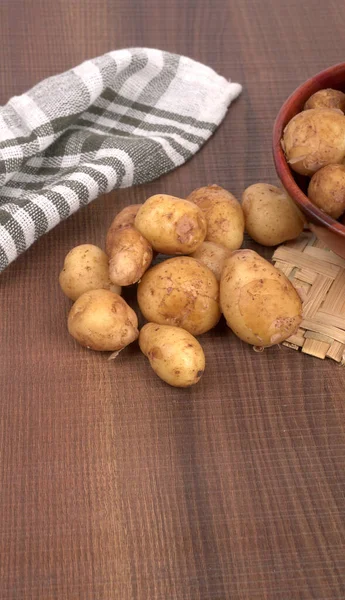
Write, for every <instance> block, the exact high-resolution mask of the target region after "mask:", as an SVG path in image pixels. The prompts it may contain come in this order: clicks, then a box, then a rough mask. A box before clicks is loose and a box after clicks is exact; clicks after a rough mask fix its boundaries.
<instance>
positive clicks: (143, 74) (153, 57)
mask: <svg viewBox="0 0 345 600" xmlns="http://www.w3.org/2000/svg"><path fill="white" fill-rule="evenodd" d="M144 52H145V54H147V57H148V62H147V64H146V65H145V67H144V68H143V69H141V70H140V71H138V72H137V73H135V74H134V75H132V76H131V77H129V78H128V79H127V80H126V81H125V83H124V84H123V85H122V86H121V88H120V92H119V93H120V94H121V96H124V97H125V98H129V99H130V100H136V99H137V98H139V96H140V94H141V93H142V91H143V86H144V85H145V86H147V85H148V84H149V83H150V81H152V79H154V78H155V77H157V75H158V74H159V73H160V72H161V70H162V68H163V65H164V61H163V54H162V52H161V51H160V50H153V49H151V48H149V49H145V51H144Z"/></svg>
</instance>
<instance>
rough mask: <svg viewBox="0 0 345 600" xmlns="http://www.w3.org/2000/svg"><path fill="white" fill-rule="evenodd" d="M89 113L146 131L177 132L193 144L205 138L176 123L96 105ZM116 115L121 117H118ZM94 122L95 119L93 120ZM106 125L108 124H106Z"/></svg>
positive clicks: (199, 143)
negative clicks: (148, 121)
mask: <svg viewBox="0 0 345 600" xmlns="http://www.w3.org/2000/svg"><path fill="white" fill-rule="evenodd" d="M87 113H91V114H94V115H98V116H101V117H106V118H108V119H112V120H113V121H117V122H118V123H125V125H130V126H131V127H135V128H138V129H144V130H145V131H160V132H162V133H176V134H178V135H179V136H181V137H182V138H184V139H186V140H188V141H189V142H191V143H193V144H197V145H198V146H200V145H201V144H202V143H203V142H204V141H205V138H203V137H200V136H198V135H195V134H193V133H188V132H186V131H184V130H183V129H180V128H179V127H175V126H174V125H161V124H158V123H157V124H156V123H146V122H145V121H141V120H140V119H136V118H135V117H130V116H128V115H120V114H119V113H113V112H111V111H109V110H106V109H104V110H103V109H100V108H98V107H96V106H90V108H89V109H88V110H87V111H85V113H84V115H85V116H87ZM84 115H83V117H82V118H81V119H79V120H78V121H77V122H76V125H78V124H79V122H80V121H81V120H83V119H84ZM115 117H119V118H118V119H116V118H115ZM92 122H93V121H92ZM104 127H106V125H104Z"/></svg>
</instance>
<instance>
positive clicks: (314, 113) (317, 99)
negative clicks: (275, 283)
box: [273, 63, 345, 258]
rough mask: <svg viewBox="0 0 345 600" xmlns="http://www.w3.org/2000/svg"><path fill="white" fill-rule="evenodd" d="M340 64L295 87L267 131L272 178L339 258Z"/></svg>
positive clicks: (343, 202)
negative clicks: (270, 140)
mask: <svg viewBox="0 0 345 600" xmlns="http://www.w3.org/2000/svg"><path fill="white" fill-rule="evenodd" d="M344 113H345V63H341V64H338V65H335V66H333V67H330V68H328V69H326V70H324V71H322V72H321V73H318V74H317V75H315V76H314V77H312V78H311V79H308V80H307V81H306V82H305V83H303V84H302V85H300V86H299V87H298V88H297V89H296V90H295V91H294V92H293V93H292V94H291V96H290V97H289V98H288V99H287V100H286V101H285V102H284V104H283V106H282V107H281V109H280V111H279V113H278V116H277V118H276V121H275V124H274V129H273V157H274V162H275V167H276V171H277V174H278V176H279V178H280V180H281V182H282V184H283V186H284V188H285V189H286V191H287V193H288V194H289V196H290V197H291V198H292V199H293V200H294V202H295V203H296V205H297V206H298V207H299V208H300V209H301V210H302V212H303V213H304V214H305V216H306V218H307V220H308V222H309V226H310V228H311V229H312V231H313V232H314V233H315V234H316V236H317V237H318V238H319V239H320V240H322V241H323V242H324V243H325V244H326V245H327V246H328V247H329V248H330V249H331V250H333V251H334V252H336V253H337V254H338V255H340V256H342V257H343V258H345V114H344Z"/></svg>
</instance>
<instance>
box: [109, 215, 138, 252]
mask: <svg viewBox="0 0 345 600" xmlns="http://www.w3.org/2000/svg"><path fill="white" fill-rule="evenodd" d="M141 206H142V204H130V205H129V206H126V208H124V209H123V210H121V211H120V212H119V213H118V214H117V215H116V217H115V219H114V220H113V221H112V223H111V225H110V227H109V229H108V232H107V237H106V241H105V251H106V253H107V254H108V256H111V254H112V248H113V246H114V235H115V233H116V232H117V231H118V230H119V229H125V228H126V227H134V221H135V217H136V215H137V212H138V210H139V208H140V207H141Z"/></svg>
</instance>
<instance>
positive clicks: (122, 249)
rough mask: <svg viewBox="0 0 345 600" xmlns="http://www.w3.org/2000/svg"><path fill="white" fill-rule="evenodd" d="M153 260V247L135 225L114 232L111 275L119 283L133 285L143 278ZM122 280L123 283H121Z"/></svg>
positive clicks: (110, 265)
mask: <svg viewBox="0 0 345 600" xmlns="http://www.w3.org/2000/svg"><path fill="white" fill-rule="evenodd" d="M151 262H152V247H151V245H150V244H149V242H148V241H147V240H146V239H145V238H144V237H143V236H142V235H141V233H139V231H137V229H135V228H134V227H125V228H124V229H117V230H116V231H113V233H112V247H111V254H110V261H109V277H110V279H111V281H112V282H113V283H116V284H117V285H123V286H125V285H131V284H133V283H136V282H137V281H139V279H141V277H142V276H143V274H144V273H145V271H146V270H147V269H148V268H149V266H150V264H151ZM120 282H121V283H120Z"/></svg>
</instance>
